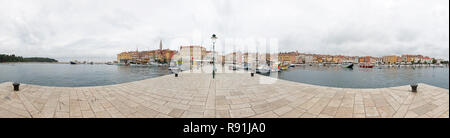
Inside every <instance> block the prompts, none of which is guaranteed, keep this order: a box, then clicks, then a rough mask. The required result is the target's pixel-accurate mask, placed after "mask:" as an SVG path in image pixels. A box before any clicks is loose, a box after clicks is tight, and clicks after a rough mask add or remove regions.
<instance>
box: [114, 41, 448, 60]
mask: <svg viewBox="0 0 450 138" xmlns="http://www.w3.org/2000/svg"><path fill="white" fill-rule="evenodd" d="M214 54H215V57H216V63H222V64H225V63H236V64H245V63H250V62H255V61H256V62H261V63H264V62H266V63H269V62H280V63H289V64H318V63H324V64H341V63H350V62H351V63H366V64H367V63H369V64H439V63H441V62H442V61H443V60H442V59H435V58H430V57H428V56H422V55H406V54H405V55H401V56H396V55H391V56H383V57H373V56H343V55H322V54H306V53H299V52H298V51H295V52H284V53H273V54H271V53H248V52H233V53H228V54H224V55H218V53H217V52H216V53H214ZM174 58H176V59H175V60H177V61H180V60H184V61H185V62H191V63H196V62H208V61H209V62H210V61H212V59H213V52H212V51H207V50H206V48H204V47H203V46H180V49H179V50H178V51H177V50H170V49H163V48H162V43H160V48H159V49H157V50H151V51H137V50H136V51H130V52H122V53H120V54H118V55H117V61H118V62H119V63H125V64H126V63H138V64H139V63H149V62H159V63H168V62H170V61H174Z"/></svg>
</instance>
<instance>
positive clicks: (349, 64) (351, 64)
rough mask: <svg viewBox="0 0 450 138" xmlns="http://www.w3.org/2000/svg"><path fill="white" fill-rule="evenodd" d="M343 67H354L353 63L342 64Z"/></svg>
mask: <svg viewBox="0 0 450 138" xmlns="http://www.w3.org/2000/svg"><path fill="white" fill-rule="evenodd" d="M342 67H344V68H353V63H344V64H342Z"/></svg>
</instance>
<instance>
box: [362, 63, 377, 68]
mask: <svg viewBox="0 0 450 138" xmlns="http://www.w3.org/2000/svg"><path fill="white" fill-rule="evenodd" d="M359 67H360V68H373V67H375V65H373V64H368V63H367V64H361V65H359Z"/></svg>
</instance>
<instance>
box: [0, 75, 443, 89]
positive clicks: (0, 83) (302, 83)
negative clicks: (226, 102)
mask: <svg viewBox="0 0 450 138" xmlns="http://www.w3.org/2000/svg"><path fill="white" fill-rule="evenodd" d="M183 74H185V73H179V75H183ZM187 74H199V75H204V73H187ZM217 74H219V73H217ZM224 74H227V73H224ZM173 75H174V74H167V75H162V76H158V77H152V78H146V79H142V80H136V81H130V82H123V83H117V84H109V85H98V86H47V85H37V84H28V83H20V84H24V85H33V86H39V87H55V88H96V87H109V86H115V85H123V84H129V83H137V82H141V81H148V80H154V79H159V78H163V77H169V76H173ZM248 75H249V74H248ZM255 75H259V76H261V77H267V78H271V79H276V81H286V82H289V83H298V84H301V85H311V86H315V87H328V88H333V89H360V90H368V89H389V88H395V87H407V86H408V87H409V86H410V85H398V86H390V87H380V88H346V87H333V86H325V85H317V84H309V83H304V82H296V81H291V80H285V79H280V78H272V77H270V76H265V75H261V74H255ZM4 83H11V84H12V83H13V82H9V81H7V82H0V85H2V84H4ZM418 84H425V85H429V86H432V87H436V88H440V89H446V90H450V89H447V88H443V87H438V86H434V85H430V84H426V83H422V82H420V83H418ZM419 86H420V85H419Z"/></svg>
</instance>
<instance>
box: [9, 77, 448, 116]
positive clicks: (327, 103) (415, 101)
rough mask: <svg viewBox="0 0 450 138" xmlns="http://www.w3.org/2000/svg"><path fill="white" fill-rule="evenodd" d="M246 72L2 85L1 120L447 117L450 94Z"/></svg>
mask: <svg viewBox="0 0 450 138" xmlns="http://www.w3.org/2000/svg"><path fill="white" fill-rule="evenodd" d="M271 80H273V79H272V78H269V77H265V76H261V75H255V77H250V75H249V74H248V73H247V74H242V73H235V74H233V73H231V74H218V75H217V76H216V79H215V80H212V77H211V75H210V74H205V73H182V74H180V76H179V77H178V78H176V77H174V75H167V76H162V77H158V78H151V79H147V80H142V81H136V82H130V83H124V84H118V85H110V86H99V87H76V88H64V87H45V86H36V85H27V84H22V85H21V90H20V91H19V92H13V91H12V83H10V82H8V83H2V84H0V118H7V117H13V118H53V117H55V118H69V117H70V118H81V117H84V118H94V117H98V118H109V117H113V118H122V117H128V118H141V117H145V118H166V117H169V118H170V117H182V118H197V117H200V118H230V117H232V118H246V117H255V118H267V117H269V118H277V117H282V118H351V117H353V118H378V117H383V118H390V117H394V118H404V117H406V118H416V117H419V118H430V117H433V118H435V117H441V118H449V90H448V89H442V88H438V87H434V86H430V85H426V84H419V88H418V89H419V92H418V93H412V92H410V91H409V90H410V87H409V86H400V87H393V88H382V89H346V88H331V87H322V86H315V85H308V84H302V83H296V82H290V81H285V80H277V81H275V82H274V83H273V84H261V82H264V81H271Z"/></svg>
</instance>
